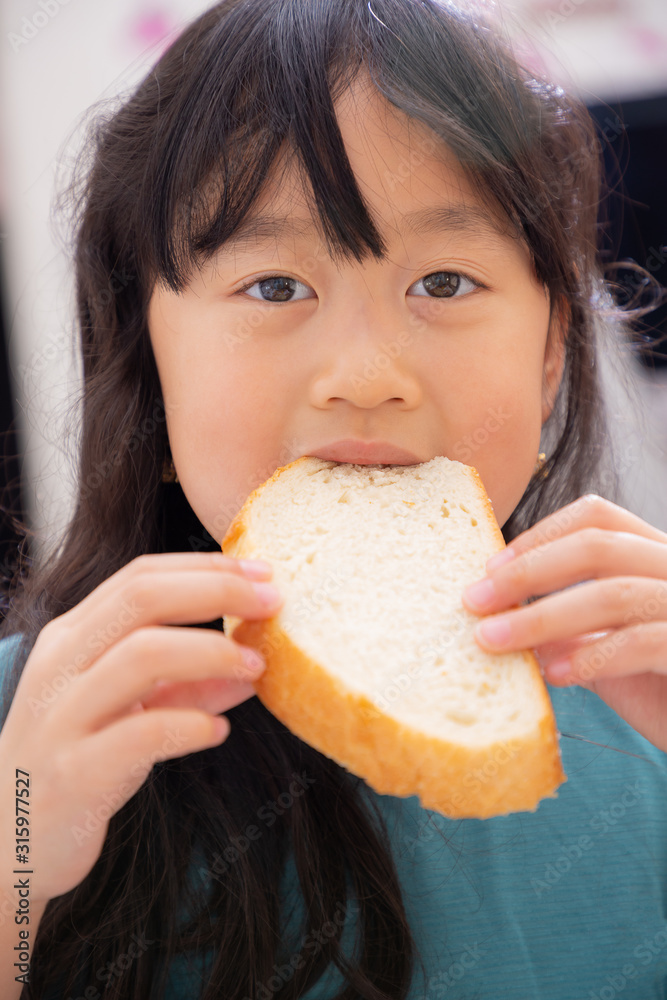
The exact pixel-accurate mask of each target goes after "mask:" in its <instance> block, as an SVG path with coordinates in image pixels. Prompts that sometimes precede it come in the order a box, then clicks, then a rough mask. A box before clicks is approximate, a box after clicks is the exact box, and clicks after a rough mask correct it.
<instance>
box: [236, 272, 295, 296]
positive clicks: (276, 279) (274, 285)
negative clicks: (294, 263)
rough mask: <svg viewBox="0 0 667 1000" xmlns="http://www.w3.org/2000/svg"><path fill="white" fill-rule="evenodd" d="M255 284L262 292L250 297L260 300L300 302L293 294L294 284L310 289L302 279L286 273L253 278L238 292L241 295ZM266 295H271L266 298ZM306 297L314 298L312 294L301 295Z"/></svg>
mask: <svg viewBox="0 0 667 1000" xmlns="http://www.w3.org/2000/svg"><path fill="white" fill-rule="evenodd" d="M255 285H259V292H260V294H259V295H250V298H251V299H257V300H258V301H259V302H299V301H300V299H299V298H294V296H293V295H292V291H293V288H292V286H294V285H300V286H301V288H304V289H308V285H304V284H303V282H302V281H297V279H296V278H290V277H288V276H287V275H286V274H265V275H263V276H262V277H259V278H253V279H252V281H248V282H246V284H245V285H243V287H242V288H239V289H238V290H237V292H236V294H237V295H241V293H243V292H247V291H248V289H249V288H254V287H255ZM311 291H312V289H311ZM264 295H268V296H271V297H270V298H264V297H263V296H264ZM304 298H306V299H307V298H312V296H309V295H304V296H301V299H304Z"/></svg>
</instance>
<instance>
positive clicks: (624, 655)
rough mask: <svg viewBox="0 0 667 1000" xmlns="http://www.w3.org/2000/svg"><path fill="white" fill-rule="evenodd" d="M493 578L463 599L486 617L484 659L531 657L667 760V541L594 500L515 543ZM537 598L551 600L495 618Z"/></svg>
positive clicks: (491, 565)
mask: <svg viewBox="0 0 667 1000" xmlns="http://www.w3.org/2000/svg"><path fill="white" fill-rule="evenodd" d="M486 571H487V573H488V576H487V577H485V578H484V580H483V581H480V582H479V583H475V584H472V585H471V586H470V587H468V588H467V589H466V591H465V592H464V605H465V607H466V608H467V609H468V610H469V611H472V612H474V613H475V614H483V615H485V616H487V615H488V616H489V617H485V619H484V621H483V622H480V623H479V625H477V627H476V630H475V636H476V638H477V641H478V643H479V645H480V646H481V647H482V649H486V650H488V651H490V652H494V653H495V652H503V653H504V652H509V651H511V650H522V649H533V650H534V651H535V653H536V654H537V657H538V659H539V661H540V662H541V665H542V668H543V672H544V676H545V679H546V680H547V681H548V682H549V684H553V685H556V684H563V685H565V684H578V685H580V686H581V687H585V688H588V689H589V690H591V691H594V692H595V694H597V695H599V697H600V698H602V699H603V701H605V702H606V703H607V704H608V705H609V706H610V707H611V708H613V709H614V711H615V712H617V713H618V715H620V716H621V717H622V718H623V719H625V720H626V722H629V723H630V725H631V726H633V728H634V729H636V730H637V731H638V732H640V733H641V734H642V736H645V737H646V739H648V740H650V741H651V743H653V744H655V746H657V747H659V748H660V749H661V750H664V751H667V534H665V533H664V532H662V531H659V530H658V529H657V528H654V527H652V526H651V525H650V524H647V523H646V521H643V520H642V519H641V518H639V517H637V516H636V515H634V514H631V513H630V512H629V511H627V510H625V509H624V508H623V507H619V506H617V505H616V504H614V503H611V501H609V500H605V499H603V498H602V497H599V496H596V495H594V494H588V495H586V496H583V497H580V498H579V499H578V500H575V501H574V503H571V504H568V505H567V506H566V507H562V508H561V509H560V510H557V511H555V512H554V513H553V514H550V515H549V516H548V517H545V518H543V520H541V521H538V522H537V524H535V525H533V527H532V528H530V529H528V530H527V531H524V532H522V534H520V535H517V537H516V538H515V539H514V540H513V541H512V542H510V544H509V545H508V547H507V549H504V550H503V551H502V552H499V553H498V554H497V555H495V556H493V557H492V558H491V559H489V560H488V562H487V564H486ZM574 584H580V585H579V586H573V585H574ZM476 587H479V588H480V589H479V591H475V588H476ZM562 588H569V589H565V590H563V589H562ZM553 591H560V592H559V593H552V592H553ZM538 595H550V596H542V597H541V600H538V601H535V602H534V603H532V604H529V605H526V606H524V607H521V608H517V609H516V610H510V611H509V612H508V613H506V614H498V612H503V611H507V610H508V609H510V608H514V607H515V606H516V605H517V604H519V603H520V602H521V601H524V600H526V599H527V598H529V597H536V596H538ZM484 597H486V599H485V600H483V598H484ZM473 602H474V603H473ZM494 630H495V631H494Z"/></svg>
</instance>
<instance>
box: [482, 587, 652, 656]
mask: <svg viewBox="0 0 667 1000" xmlns="http://www.w3.org/2000/svg"><path fill="white" fill-rule="evenodd" d="M666 617H667V584H666V583H664V582H663V581H656V580H650V579H645V578H644V577H637V576H631V577H612V578H610V579H605V580H592V581H589V582H587V583H581V584H579V585H578V586H577V587H570V588H569V589H568V590H565V591H561V592H560V593H558V594H551V595H549V597H542V598H540V600H538V601H535V602H534V603H533V604H529V605H528V606H527V607H523V608H519V609H517V610H516V611H510V612H509V613H508V614H502V615H490V616H489V617H487V618H484V620H483V621H481V622H480V623H479V624H478V625H477V626H476V627H475V637H476V639H477V641H478V642H479V644H480V645H481V646H482V648H484V649H487V650H489V651H491V652H498V651H501V650H502V651H503V652H505V651H507V650H512V649H513V650H519V649H528V648H533V647H535V646H539V645H542V644H543V643H545V642H558V641H561V640H563V639H567V638H569V637H571V636H573V635H580V634H582V633H585V632H591V631H594V630H596V629H606V628H618V627H622V626H624V625H627V624H631V623H633V622H635V621H640V622H641V621H645V620H649V619H654V618H666Z"/></svg>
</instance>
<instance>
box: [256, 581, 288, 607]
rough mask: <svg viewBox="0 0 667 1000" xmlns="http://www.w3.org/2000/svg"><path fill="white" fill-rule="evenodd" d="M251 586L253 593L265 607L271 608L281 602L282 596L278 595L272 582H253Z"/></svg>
mask: <svg viewBox="0 0 667 1000" xmlns="http://www.w3.org/2000/svg"><path fill="white" fill-rule="evenodd" d="M253 587H254V588H255V593H256V594H257V596H258V597H259V599H260V601H261V602H262V604H264V605H265V607H267V608H273V607H276V606H277V605H278V604H280V603H281V601H282V597H281V596H280V593H279V592H278V589H277V587H274V586H273V584H272V583H253Z"/></svg>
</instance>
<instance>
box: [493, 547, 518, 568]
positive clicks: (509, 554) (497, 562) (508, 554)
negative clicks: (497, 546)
mask: <svg viewBox="0 0 667 1000" xmlns="http://www.w3.org/2000/svg"><path fill="white" fill-rule="evenodd" d="M514 558H516V552H515V551H514V549H511V548H509V547H508V548H506V549H503V550H502V552H496V554H495V556H491V558H490V559H487V560H486V568H487V570H489V569H498V567H499V566H504V565H505V563H508V562H509V561H510V560H511V559H514Z"/></svg>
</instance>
